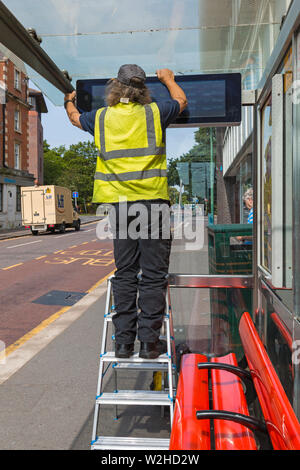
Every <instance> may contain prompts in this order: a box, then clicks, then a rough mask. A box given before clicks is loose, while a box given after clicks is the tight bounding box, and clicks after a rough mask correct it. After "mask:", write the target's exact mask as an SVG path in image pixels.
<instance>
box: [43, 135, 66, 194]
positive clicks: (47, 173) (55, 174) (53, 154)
mask: <svg viewBox="0 0 300 470" xmlns="http://www.w3.org/2000/svg"><path fill="white" fill-rule="evenodd" d="M63 171H64V162H63V158H62V156H61V153H60V152H59V151H58V149H51V148H50V146H49V144H48V143H47V141H46V140H44V184H47V185H50V184H57V181H58V178H59V177H60V175H61V174H62V173H63Z"/></svg>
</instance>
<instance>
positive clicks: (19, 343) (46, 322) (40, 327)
mask: <svg viewBox="0 0 300 470" xmlns="http://www.w3.org/2000/svg"><path fill="white" fill-rule="evenodd" d="M69 308H71V307H70V306H68V307H63V308H62V309H60V310H59V311H58V312H56V313H54V314H53V315H51V317H49V318H46V320H44V321H42V323H40V324H39V325H38V326H37V327H35V328H33V330H31V331H29V332H28V333H26V334H25V335H24V336H22V337H21V338H20V339H18V340H17V341H15V342H14V343H13V344H11V345H10V346H8V347H7V348H6V349H5V350H4V351H3V352H2V353H1V355H0V360H1V359H3V358H4V357H7V356H8V355H9V354H11V353H12V352H13V351H15V350H16V349H18V348H19V347H20V346H22V344H24V343H26V341H28V340H29V339H31V338H32V337H33V336H35V335H36V334H37V333H39V332H40V331H42V330H43V329H44V328H46V326H48V325H50V324H51V323H53V322H54V321H55V320H57V318H59V317H60V316H61V315H62V314H63V313H65V312H66V311H67V310H69Z"/></svg>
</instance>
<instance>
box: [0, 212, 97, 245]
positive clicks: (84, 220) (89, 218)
mask: <svg viewBox="0 0 300 470" xmlns="http://www.w3.org/2000/svg"><path fill="white" fill-rule="evenodd" d="M101 219H102V217H98V216H96V215H82V216H80V220H81V224H82V225H85V224H89V223H90V222H94V221H96V220H101ZM28 235H31V230H30V229H25V228H24V227H21V228H16V229H10V230H9V229H1V230H0V240H6V239H8V238H16V237H26V236H28Z"/></svg>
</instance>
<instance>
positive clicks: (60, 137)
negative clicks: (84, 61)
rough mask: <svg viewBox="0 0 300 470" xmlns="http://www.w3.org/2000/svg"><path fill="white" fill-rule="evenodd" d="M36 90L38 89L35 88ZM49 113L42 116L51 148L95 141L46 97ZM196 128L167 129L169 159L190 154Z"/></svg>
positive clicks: (61, 107)
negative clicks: (74, 124) (75, 125)
mask: <svg viewBox="0 0 300 470" xmlns="http://www.w3.org/2000/svg"><path fill="white" fill-rule="evenodd" d="M33 88H36V87H33ZM45 101H46V104H47V108H48V113H46V114H42V125H43V129H44V139H45V140H47V142H48V144H49V145H50V147H59V146H60V145H65V146H66V147H69V146H70V145H72V144H77V143H78V142H86V141H93V137H92V136H91V135H90V134H89V133H88V132H84V131H82V130H80V129H78V128H77V127H74V126H72V124H71V123H70V122H69V120H68V117H67V114H66V111H65V109H64V107H63V106H54V105H53V104H52V102H51V101H50V100H49V99H48V98H47V97H45ZM195 131H196V129H195V128H181V129H173V128H171V129H167V136H166V137H167V157H168V158H177V157H180V156H181V155H182V154H184V153H186V152H188V151H189V150H190V149H191V148H192V147H193V145H194V143H195V139H194V133H195Z"/></svg>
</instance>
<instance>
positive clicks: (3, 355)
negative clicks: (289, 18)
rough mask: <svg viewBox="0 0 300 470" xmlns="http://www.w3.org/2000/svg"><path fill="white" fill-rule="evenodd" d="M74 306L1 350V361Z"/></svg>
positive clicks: (110, 274)
mask: <svg viewBox="0 0 300 470" xmlns="http://www.w3.org/2000/svg"><path fill="white" fill-rule="evenodd" d="M114 272H115V270H113V271H112V272H110V273H109V274H107V275H106V276H105V277H103V278H102V279H100V281H98V282H96V284H94V285H93V286H92V287H91V288H90V289H88V290H87V291H86V293H87V294H88V293H90V292H92V291H93V290H94V289H96V287H98V286H99V285H100V284H101V283H102V282H104V281H105V280H106V279H107V278H108V277H110V276H112V274H113V273H114ZM71 307H72V306H67V307H63V308H61V309H60V310H59V311H58V312H56V313H54V314H53V315H51V316H50V317H48V318H46V320H44V321H42V322H41V323H40V324H39V325H38V326H36V327H35V328H33V329H32V330H31V331H29V332H28V333H26V334H25V335H24V336H22V337H21V338H19V339H18V340H17V341H15V342H14V343H13V344H11V345H10V346H8V347H7V348H6V349H5V350H4V351H2V352H1V354H0V361H1V360H3V359H4V358H6V357H7V356H8V355H9V354H11V353H12V352H14V351H15V350H16V349H18V348H19V347H20V346H22V345H23V344H24V343H26V342H27V341H28V340H30V339H31V338H32V337H33V336H35V335H36V334H38V333H39V332H41V331H42V330H44V329H45V328H46V327H47V326H48V325H50V324H51V323H53V322H54V321H55V320H57V319H58V318H59V317H61V316H62V315H63V314H64V313H65V312H67V311H68V310H69V309H70V308H71Z"/></svg>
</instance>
